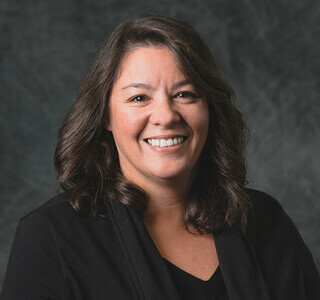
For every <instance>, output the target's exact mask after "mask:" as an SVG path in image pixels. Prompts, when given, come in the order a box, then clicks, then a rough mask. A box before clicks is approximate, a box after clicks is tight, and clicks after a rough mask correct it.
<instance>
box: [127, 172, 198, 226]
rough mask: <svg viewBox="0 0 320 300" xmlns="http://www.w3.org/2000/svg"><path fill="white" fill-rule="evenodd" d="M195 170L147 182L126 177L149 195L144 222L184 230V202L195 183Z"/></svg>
mask: <svg viewBox="0 0 320 300" xmlns="http://www.w3.org/2000/svg"><path fill="white" fill-rule="evenodd" d="M194 174H196V172H194V170H192V171H190V172H188V174H183V175H181V176H179V177H176V178H170V179H162V178H156V179H155V180H151V179H150V178H149V179H148V180H145V179H144V178H138V177H137V176H135V177H134V179H133V178H132V179H131V178H130V176H126V175H128V174H124V176H125V177H126V178H127V179H128V180H129V181H131V182H132V183H134V184H136V185H138V186H140V187H141V188H142V189H143V190H144V191H145V193H146V195H147V209H146V211H145V214H144V217H143V220H144V223H145V224H146V226H149V227H159V228H161V227H168V228H171V230H172V228H177V229H178V228H184V222H183V202H184V200H185V199H186V197H188V194H189V192H190V189H191V186H192V184H193V181H194V177H195V176H194Z"/></svg>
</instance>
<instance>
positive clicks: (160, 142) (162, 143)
mask: <svg viewBox="0 0 320 300" xmlns="http://www.w3.org/2000/svg"><path fill="white" fill-rule="evenodd" d="M184 140H185V138H183V137H178V138H174V139H167V140H166V139H160V140H158V139H148V143H149V144H150V145H152V146H158V147H159V146H160V147H171V146H173V145H178V144H181V143H182V142H183V141H184Z"/></svg>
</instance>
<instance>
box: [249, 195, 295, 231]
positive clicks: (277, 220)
mask: <svg viewBox="0 0 320 300" xmlns="http://www.w3.org/2000/svg"><path fill="white" fill-rule="evenodd" d="M247 192H248V195H249V198H250V203H251V209H250V210H249V214H248V226H249V227H250V226H251V227H253V228H251V229H254V228H255V229H257V228H258V227H259V228H260V229H261V228H263V227H265V228H266V229H269V230H271V229H272V228H275V227H277V228H278V229H280V228H281V227H283V226H285V225H286V223H287V222H288V219H289V217H288V215H287V213H286V212H285V210H284V209H283V207H282V206H281V204H280V202H279V201H278V200H277V199H275V198H274V197H272V196H271V195H269V194H267V193H265V192H262V191H258V190H254V189H247ZM279 226H281V227H280V228H279Z"/></svg>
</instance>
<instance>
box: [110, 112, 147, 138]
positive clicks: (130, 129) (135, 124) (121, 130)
mask: <svg viewBox="0 0 320 300" xmlns="http://www.w3.org/2000/svg"><path fill="white" fill-rule="evenodd" d="M116 116H117V119H116V120H115V121H116V122H115V123H116V124H117V126H116V127H115V128H114V131H115V132H117V134H118V135H119V137H120V138H122V137H123V136H127V137H128V138H133V139H136V138H137V136H139V134H140V133H141V131H142V130H143V128H144V126H145V123H146V121H145V120H146V118H145V117H144V116H143V114H141V113H138V112H136V111H134V110H123V111H118V112H117V114H116Z"/></svg>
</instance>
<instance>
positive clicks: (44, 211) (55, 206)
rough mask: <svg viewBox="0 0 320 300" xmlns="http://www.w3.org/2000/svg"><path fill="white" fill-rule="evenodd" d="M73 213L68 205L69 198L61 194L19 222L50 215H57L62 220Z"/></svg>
mask: <svg viewBox="0 0 320 300" xmlns="http://www.w3.org/2000/svg"><path fill="white" fill-rule="evenodd" d="M73 212H75V211H74V209H73V208H72V206H71V204H70V203H69V197H68V196H67V194H66V193H61V194H58V195H55V196H54V197H52V198H50V199H49V200H47V201H46V202H44V203H42V204H41V205H40V206H38V207H37V208H35V209H33V210H32V211H30V212H29V213H27V214H26V215H24V216H23V217H22V218H21V219H20V221H24V220H28V219H31V218H33V217H35V216H38V215H42V216H50V215H52V214H58V215H59V216H61V218H63V217H65V216H66V215H68V214H72V213H73Z"/></svg>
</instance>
